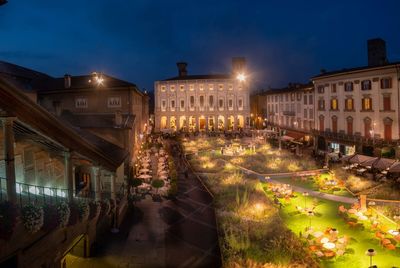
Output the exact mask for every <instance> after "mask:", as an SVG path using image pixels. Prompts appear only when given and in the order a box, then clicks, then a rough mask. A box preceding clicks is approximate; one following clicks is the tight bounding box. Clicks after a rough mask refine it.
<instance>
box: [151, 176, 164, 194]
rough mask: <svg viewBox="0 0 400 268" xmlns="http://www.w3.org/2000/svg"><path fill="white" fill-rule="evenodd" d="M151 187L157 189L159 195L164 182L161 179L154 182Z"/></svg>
mask: <svg viewBox="0 0 400 268" xmlns="http://www.w3.org/2000/svg"><path fill="white" fill-rule="evenodd" d="M151 186H153V188H156V193H158V189H160V188H161V187H163V186H164V181H163V180H160V179H157V180H153V181H152V182H151Z"/></svg>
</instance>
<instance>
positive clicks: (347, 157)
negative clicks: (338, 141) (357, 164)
mask: <svg viewBox="0 0 400 268" xmlns="http://www.w3.org/2000/svg"><path fill="white" fill-rule="evenodd" d="M354 156H355V154H352V155H345V156H343V157H342V158H340V160H342V161H343V162H349V160H350V159H351V158H353V157H354Z"/></svg>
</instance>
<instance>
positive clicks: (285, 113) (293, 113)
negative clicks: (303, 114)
mask: <svg viewBox="0 0 400 268" xmlns="http://www.w3.org/2000/svg"><path fill="white" fill-rule="evenodd" d="M282 114H283V115H289V116H295V115H296V112H295V111H283V112H282Z"/></svg>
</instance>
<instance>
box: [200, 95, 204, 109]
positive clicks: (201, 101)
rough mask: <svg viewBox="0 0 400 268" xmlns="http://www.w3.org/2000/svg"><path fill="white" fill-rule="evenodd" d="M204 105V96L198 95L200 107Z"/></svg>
mask: <svg viewBox="0 0 400 268" xmlns="http://www.w3.org/2000/svg"><path fill="white" fill-rule="evenodd" d="M203 106H204V96H200V107H203Z"/></svg>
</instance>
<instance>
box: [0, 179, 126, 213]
mask: <svg viewBox="0 0 400 268" xmlns="http://www.w3.org/2000/svg"><path fill="white" fill-rule="evenodd" d="M71 192H72V195H73V198H74V199H76V200H86V201H89V200H94V199H95V198H96V197H100V198H101V199H110V198H111V192H110V191H107V190H102V191H100V192H97V193H98V194H96V192H95V191H92V190H89V191H84V190H80V191H78V190H71V189H64V188H56V187H46V186H38V185H32V184H27V183H21V182H17V183H16V194H17V200H16V201H17V204H18V205H20V206H23V205H26V204H29V203H35V204H42V205H43V204H49V203H50V204H52V203H57V202H60V201H67V200H68V196H69V195H70V193H71ZM125 194H126V189H125V188H124V187H123V185H120V186H119V187H117V192H116V197H117V198H118V199H121V198H122V197H123V196H124V195H125ZM7 199H8V198H7V179H5V178H1V177H0V201H5V200H7Z"/></svg>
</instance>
